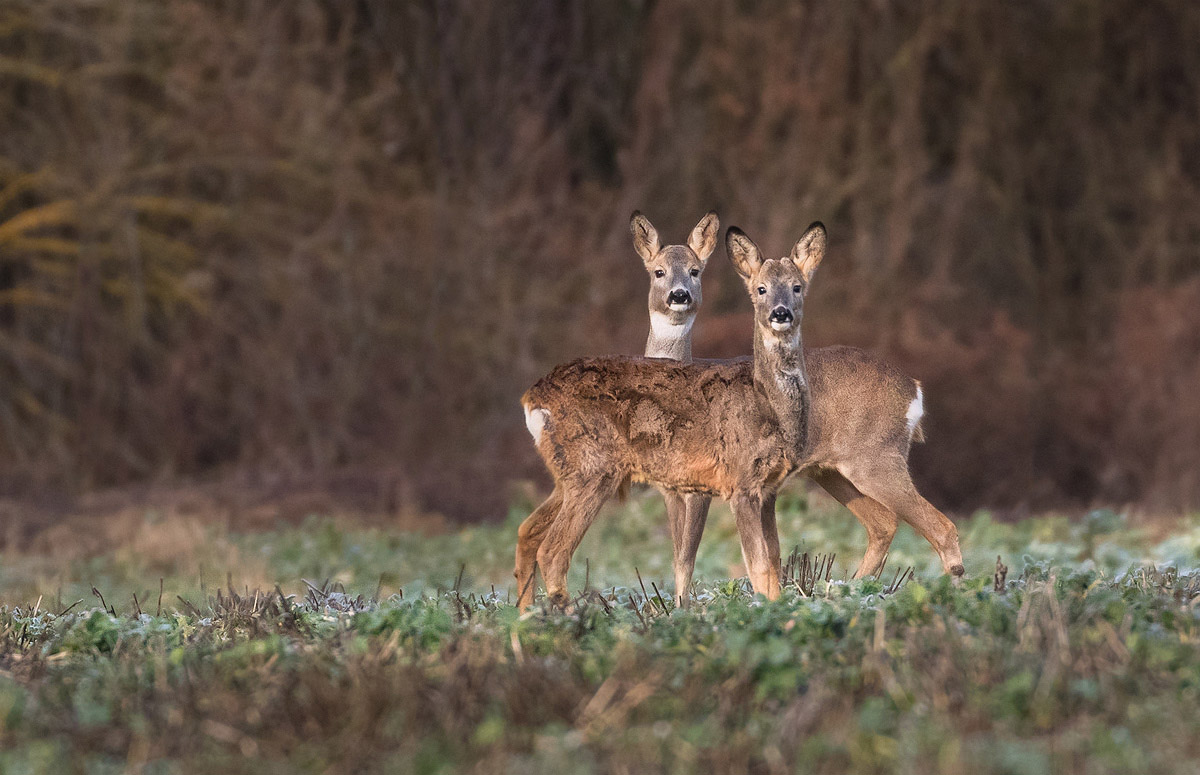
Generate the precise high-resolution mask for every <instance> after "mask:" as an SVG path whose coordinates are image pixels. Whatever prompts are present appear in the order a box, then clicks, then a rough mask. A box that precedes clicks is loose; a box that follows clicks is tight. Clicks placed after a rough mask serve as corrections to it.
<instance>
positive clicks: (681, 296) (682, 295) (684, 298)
mask: <svg viewBox="0 0 1200 775" xmlns="http://www.w3.org/2000/svg"><path fill="white" fill-rule="evenodd" d="M691 303H692V294H690V293H688V292H687V291H685V290H683V289H682V288H676V289H675V290H673V291H671V293H670V294H668V296H667V304H691Z"/></svg>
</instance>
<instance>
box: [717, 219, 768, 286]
mask: <svg viewBox="0 0 1200 775" xmlns="http://www.w3.org/2000/svg"><path fill="white" fill-rule="evenodd" d="M725 249H726V250H727V251H729V260H730V261H732V262H733V268H734V269H736V270H737V273H738V274H740V275H741V276H742V279H744V280H749V279H750V278H751V277H753V276H754V273H755V272H757V271H758V268H759V267H760V266H762V262H763V260H762V253H760V252H759V250H758V245H755V244H754V240H752V239H750V238H749V237H747V236H746V233H745V232H744V231H742V230H741V229H739V228H738V227H736V226H730V227H729V231H727V232H725Z"/></svg>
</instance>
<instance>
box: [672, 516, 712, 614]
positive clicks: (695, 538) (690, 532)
mask: <svg viewBox="0 0 1200 775" xmlns="http://www.w3.org/2000/svg"><path fill="white" fill-rule="evenodd" d="M676 497H677V498H679V504H678V507H679V508H681V510H682V518H681V519H680V520H679V524H678V530H677V531H673V532H672V533H671V538H672V540H673V542H674V544H675V554H674V557H675V602H676V603H677V604H678V605H679V606H680V607H681V608H687V607H688V606H689V605H690V604H691V597H692V596H691V591H690V590H691V588H692V573H693V572H694V571H695V570H696V552H697V550H698V549H699V548H700V536H701V535H703V533H704V523H705V522H707V521H708V506H709V504H710V503H712V501H711V499H710V498H708V497H707V496H705V495H700V494H698V493H688V494H687V495H683V496H680V495H676Z"/></svg>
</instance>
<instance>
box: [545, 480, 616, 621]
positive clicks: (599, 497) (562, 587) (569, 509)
mask: <svg viewBox="0 0 1200 775" xmlns="http://www.w3.org/2000/svg"><path fill="white" fill-rule="evenodd" d="M621 480H622V478H621V477H620V476H601V477H598V478H596V479H593V480H590V481H587V482H572V483H565V482H563V483H560V485H559V486H560V487H561V488H562V507H561V509H560V510H559V513H558V519H556V520H554V521H553V523H552V524H551V525H550V529H549V530H548V531H546V535H545V537H544V538H543V540H542V545H541V546H540V547H539V548H538V550H537V562H538V566H539V567H540V568H541V569H542V578H543V579H544V580H545V582H546V594H547V595H548V596H549V597H550V601H551V602H552V603H554V604H555V605H557V606H560V607H561V606H564V605H566V603H567V600H568V599H569V598H568V597H567V570H568V569H569V568H570V567H571V555H573V554H574V553H575V549H576V548H578V547H579V542H580V541H581V540H583V534H584V533H586V532H587V529H588V528H589V527H591V525H592V522H593V521H595V519H596V515H597V514H599V513H600V507H601V506H603V505H604V502H605V501H607V500H608V499H609V498H611V497H612V496H613V494H614V493H616V491H617V488H618V487H619V486H620V484H621Z"/></svg>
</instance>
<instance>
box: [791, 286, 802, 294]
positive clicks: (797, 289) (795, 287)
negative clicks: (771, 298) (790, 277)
mask: <svg viewBox="0 0 1200 775" xmlns="http://www.w3.org/2000/svg"><path fill="white" fill-rule="evenodd" d="M799 292H800V286H799V285H793V286H792V293H799Z"/></svg>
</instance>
